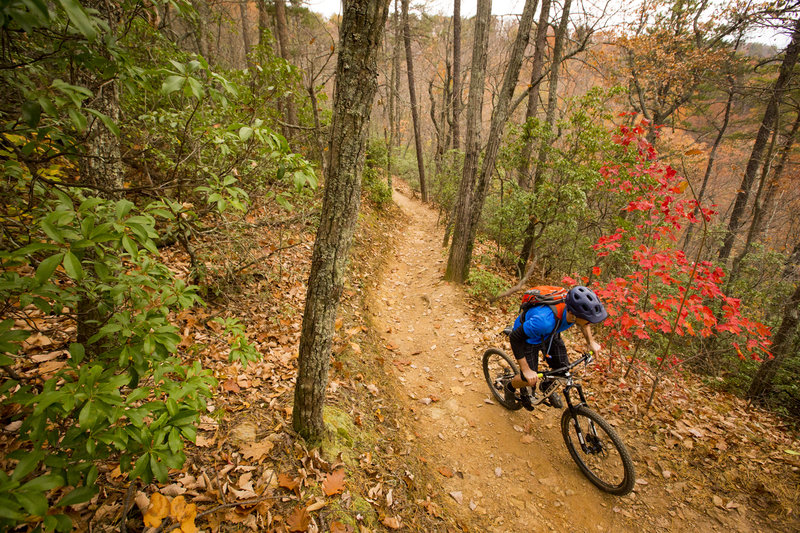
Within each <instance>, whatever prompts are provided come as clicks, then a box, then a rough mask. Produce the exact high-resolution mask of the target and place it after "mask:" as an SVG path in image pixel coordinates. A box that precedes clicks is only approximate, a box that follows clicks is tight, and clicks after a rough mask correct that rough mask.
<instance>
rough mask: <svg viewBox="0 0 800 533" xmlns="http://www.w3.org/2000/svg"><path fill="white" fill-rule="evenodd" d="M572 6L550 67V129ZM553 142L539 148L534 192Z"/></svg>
mask: <svg viewBox="0 0 800 533" xmlns="http://www.w3.org/2000/svg"><path fill="white" fill-rule="evenodd" d="M571 5H572V0H564V8H563V9H564V10H563V12H562V13H561V21H560V22H559V24H558V30H557V31H556V36H555V44H553V61H552V64H551V65H550V82H549V83H548V88H547V114H546V116H545V123H546V124H547V127H548V128H549V129H551V130H552V129H553V126H554V125H555V122H556V104H557V103H558V78H559V73H560V71H561V57H562V56H563V51H564V38H565V37H566V35H567V23H568V22H569V10H570V7H571ZM551 144H552V140H548V139H542V144H541V145H540V146H539V160H538V162H537V163H536V173H535V174H534V176H533V191H534V192H536V191H537V190H539V186H540V185H541V181H542V176H543V175H544V168H545V165H546V164H547V154H548V150H549V149H550V145H551Z"/></svg>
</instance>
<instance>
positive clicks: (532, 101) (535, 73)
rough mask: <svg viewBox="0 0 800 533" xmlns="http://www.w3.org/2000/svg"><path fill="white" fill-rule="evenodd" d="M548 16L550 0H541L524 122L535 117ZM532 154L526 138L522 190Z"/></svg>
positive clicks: (527, 183) (519, 180)
mask: <svg viewBox="0 0 800 533" xmlns="http://www.w3.org/2000/svg"><path fill="white" fill-rule="evenodd" d="M549 16H550V0H542V9H541V11H540V12H539V22H538V24H537V26H536V44H535V47H534V49H533V66H532V67H531V83H530V85H531V88H530V93H529V94H528V109H527V110H526V111H525V122H526V123H527V122H528V121H529V120H530V119H532V118H533V117H535V116H536V108H537V100H538V99H539V83H540V82H541V79H542V70H543V68H544V49H545V47H546V46H547V28H548V27H549V24H548V23H547V19H548V17H549ZM532 154H533V138H531V137H528V139H526V140H525V145H524V146H523V147H522V153H521V154H520V164H519V168H518V169H517V172H518V175H517V183H518V184H519V186H520V187H521V188H523V189H526V190H527V189H528V188H529V187H530V182H531V179H530V178H531V177H530V175H529V174H530V168H531V155H532Z"/></svg>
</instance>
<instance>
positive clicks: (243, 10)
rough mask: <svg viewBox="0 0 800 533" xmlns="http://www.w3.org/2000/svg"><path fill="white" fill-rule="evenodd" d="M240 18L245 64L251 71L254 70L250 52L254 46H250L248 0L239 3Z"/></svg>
mask: <svg viewBox="0 0 800 533" xmlns="http://www.w3.org/2000/svg"><path fill="white" fill-rule="evenodd" d="M239 17H240V18H241V19H242V43H244V64H245V65H247V68H248V69H251V68H253V65H252V63H251V62H250V50H251V48H252V46H251V45H250V32H249V28H250V25H249V24H248V23H247V1H246V0H241V1H240V2H239Z"/></svg>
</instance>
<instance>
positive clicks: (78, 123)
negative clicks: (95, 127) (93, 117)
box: [67, 108, 88, 132]
mask: <svg viewBox="0 0 800 533" xmlns="http://www.w3.org/2000/svg"><path fill="white" fill-rule="evenodd" d="M67 114H68V115H69V118H70V119H71V120H72V123H73V124H74V125H75V129H77V130H78V131H79V132H84V131H86V126H87V124H88V122H87V121H86V117H85V116H83V113H81V112H80V111H78V110H77V109H72V108H70V109H67Z"/></svg>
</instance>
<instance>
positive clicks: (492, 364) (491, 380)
mask: <svg viewBox="0 0 800 533" xmlns="http://www.w3.org/2000/svg"><path fill="white" fill-rule="evenodd" d="M516 374H517V365H516V364H515V363H514V361H513V360H512V359H511V358H510V357H509V356H508V355H506V353H505V352H504V351H503V350H498V349H497V348H489V349H488V350H486V351H485V352H483V377H484V378H486V384H487V385H489V390H490V391H492V396H494V399H495V400H496V401H497V403H499V404H500V405H502V406H503V407H505V408H506V409H510V410H511V411H516V410H517V409H519V408H520V407H522V405H521V404H520V403H519V402H514V403H513V404H510V403H509V402H507V401H506V397H505V390H504V387H505V384H506V383H507V382H508V381H510V380H511V378H513V377H514V376H515V375H516Z"/></svg>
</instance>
